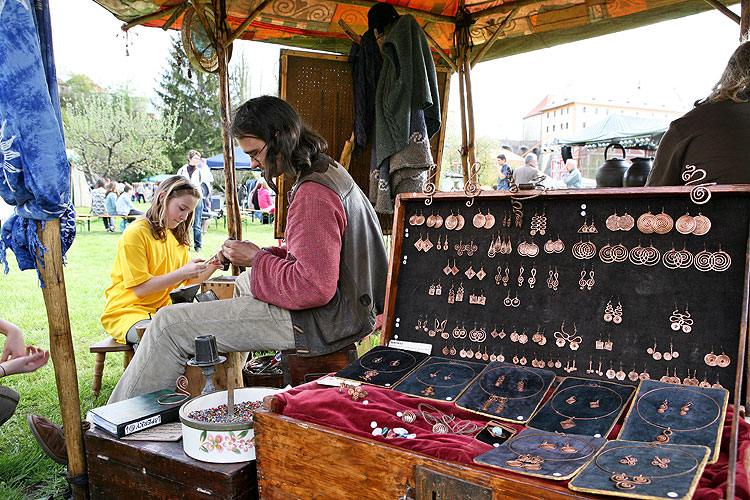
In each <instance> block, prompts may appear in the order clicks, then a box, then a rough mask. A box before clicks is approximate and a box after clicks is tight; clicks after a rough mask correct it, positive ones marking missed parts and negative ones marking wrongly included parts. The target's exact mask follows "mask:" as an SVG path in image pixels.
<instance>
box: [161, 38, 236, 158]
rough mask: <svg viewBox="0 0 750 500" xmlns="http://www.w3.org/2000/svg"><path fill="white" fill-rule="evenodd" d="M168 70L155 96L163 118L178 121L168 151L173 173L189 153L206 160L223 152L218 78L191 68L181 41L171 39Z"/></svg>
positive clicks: (166, 150) (163, 74)
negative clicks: (196, 151)
mask: <svg viewBox="0 0 750 500" xmlns="http://www.w3.org/2000/svg"><path fill="white" fill-rule="evenodd" d="M169 55H170V59H169V61H168V62H169V67H168V68H167V70H166V71H165V72H164V73H162V75H161V81H160V82H159V88H158V89H156V93H157V95H158V96H159V98H160V99H161V105H160V109H161V111H162V113H163V114H165V115H171V116H173V117H174V118H175V120H176V124H177V128H176V131H175V143H174V144H169V145H168V146H167V148H166V149H165V152H166V155H167V157H168V158H169V162H170V164H171V166H172V168H173V169H177V168H179V167H180V166H181V165H183V164H185V163H186V162H187V152H188V151H189V150H191V149H197V150H199V151H201V153H202V154H203V156H204V157H205V156H210V155H212V154H216V153H219V152H221V149H222V145H221V115H220V114H219V109H220V104H219V76H218V75H216V74H211V73H203V72H201V71H198V70H197V69H195V68H192V67H191V66H190V61H188V58H187V56H186V55H185V51H184V49H183V47H182V42H181V41H180V38H179V37H174V38H173V39H172V47H171V49H170V51H169Z"/></svg>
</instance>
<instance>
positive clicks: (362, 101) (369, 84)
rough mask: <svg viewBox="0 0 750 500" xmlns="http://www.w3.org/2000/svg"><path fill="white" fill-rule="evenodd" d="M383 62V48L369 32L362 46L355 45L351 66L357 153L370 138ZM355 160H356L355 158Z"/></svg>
mask: <svg viewBox="0 0 750 500" xmlns="http://www.w3.org/2000/svg"><path fill="white" fill-rule="evenodd" d="M381 62H382V58H381V56H380V47H378V42H377V41H376V40H375V36H374V35H373V34H372V31H371V30H367V31H366V32H365V33H364V34H363V35H362V37H361V38H360V42H359V43H352V48H351V50H350V51H349V63H350V64H351V65H352V87H353V91H354V152H353V155H356V154H357V148H364V147H366V146H367V138H368V136H369V134H370V129H372V124H373V123H374V121H375V90H376V88H377V85H378V79H379V78H380V66H381ZM354 158H356V156H354Z"/></svg>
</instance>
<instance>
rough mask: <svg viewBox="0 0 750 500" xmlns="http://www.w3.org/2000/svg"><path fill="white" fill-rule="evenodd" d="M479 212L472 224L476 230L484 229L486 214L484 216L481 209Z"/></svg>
mask: <svg viewBox="0 0 750 500" xmlns="http://www.w3.org/2000/svg"><path fill="white" fill-rule="evenodd" d="M477 211H478V213H477V214H476V215H475V216H474V218H473V219H472V221H471V223H472V224H473V225H474V227H475V228H477V229H479V228H483V227H484V221H485V218H484V214H482V210H481V209H477Z"/></svg>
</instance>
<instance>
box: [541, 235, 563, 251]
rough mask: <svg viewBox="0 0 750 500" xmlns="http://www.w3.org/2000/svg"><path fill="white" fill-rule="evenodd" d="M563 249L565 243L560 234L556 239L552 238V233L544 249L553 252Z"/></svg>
mask: <svg viewBox="0 0 750 500" xmlns="http://www.w3.org/2000/svg"><path fill="white" fill-rule="evenodd" d="M563 250H565V243H563V241H562V240H561V239H560V236H559V235H558V236H557V239H556V240H554V241H553V240H552V236H551V235H550V237H549V240H547V242H546V243H545V244H544V251H545V252H547V253H549V254H553V253H562V252H563Z"/></svg>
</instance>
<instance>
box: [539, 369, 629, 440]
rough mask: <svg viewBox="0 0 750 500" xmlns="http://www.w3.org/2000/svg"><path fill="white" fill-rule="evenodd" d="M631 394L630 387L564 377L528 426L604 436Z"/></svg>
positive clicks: (610, 428) (612, 425) (551, 430)
mask: <svg viewBox="0 0 750 500" xmlns="http://www.w3.org/2000/svg"><path fill="white" fill-rule="evenodd" d="M634 392H635V388H633V386H630V385H623V384H615V383H613V382H609V381H591V380H587V379H582V378H575V377H568V378H566V379H565V380H563V381H562V382H561V383H560V385H559V386H558V387H557V388H556V389H555V392H554V394H552V396H551V397H550V398H549V399H548V400H547V402H546V403H544V406H542V407H541V408H540V409H539V411H538V412H537V413H536V414H535V415H534V418H532V419H531V421H530V422H529V424H528V425H529V427H533V428H535V429H541V430H545V431H550V432H555V431H557V432H573V433H575V434H582V435H585V436H595V437H607V435H608V434H609V432H610V431H611V430H612V427H614V425H615V423H616V422H617V420H618V419H619V418H620V415H621V414H622V412H623V411H625V406H626V405H627V403H628V401H630V398H631V397H632V395H633V393H634Z"/></svg>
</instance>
